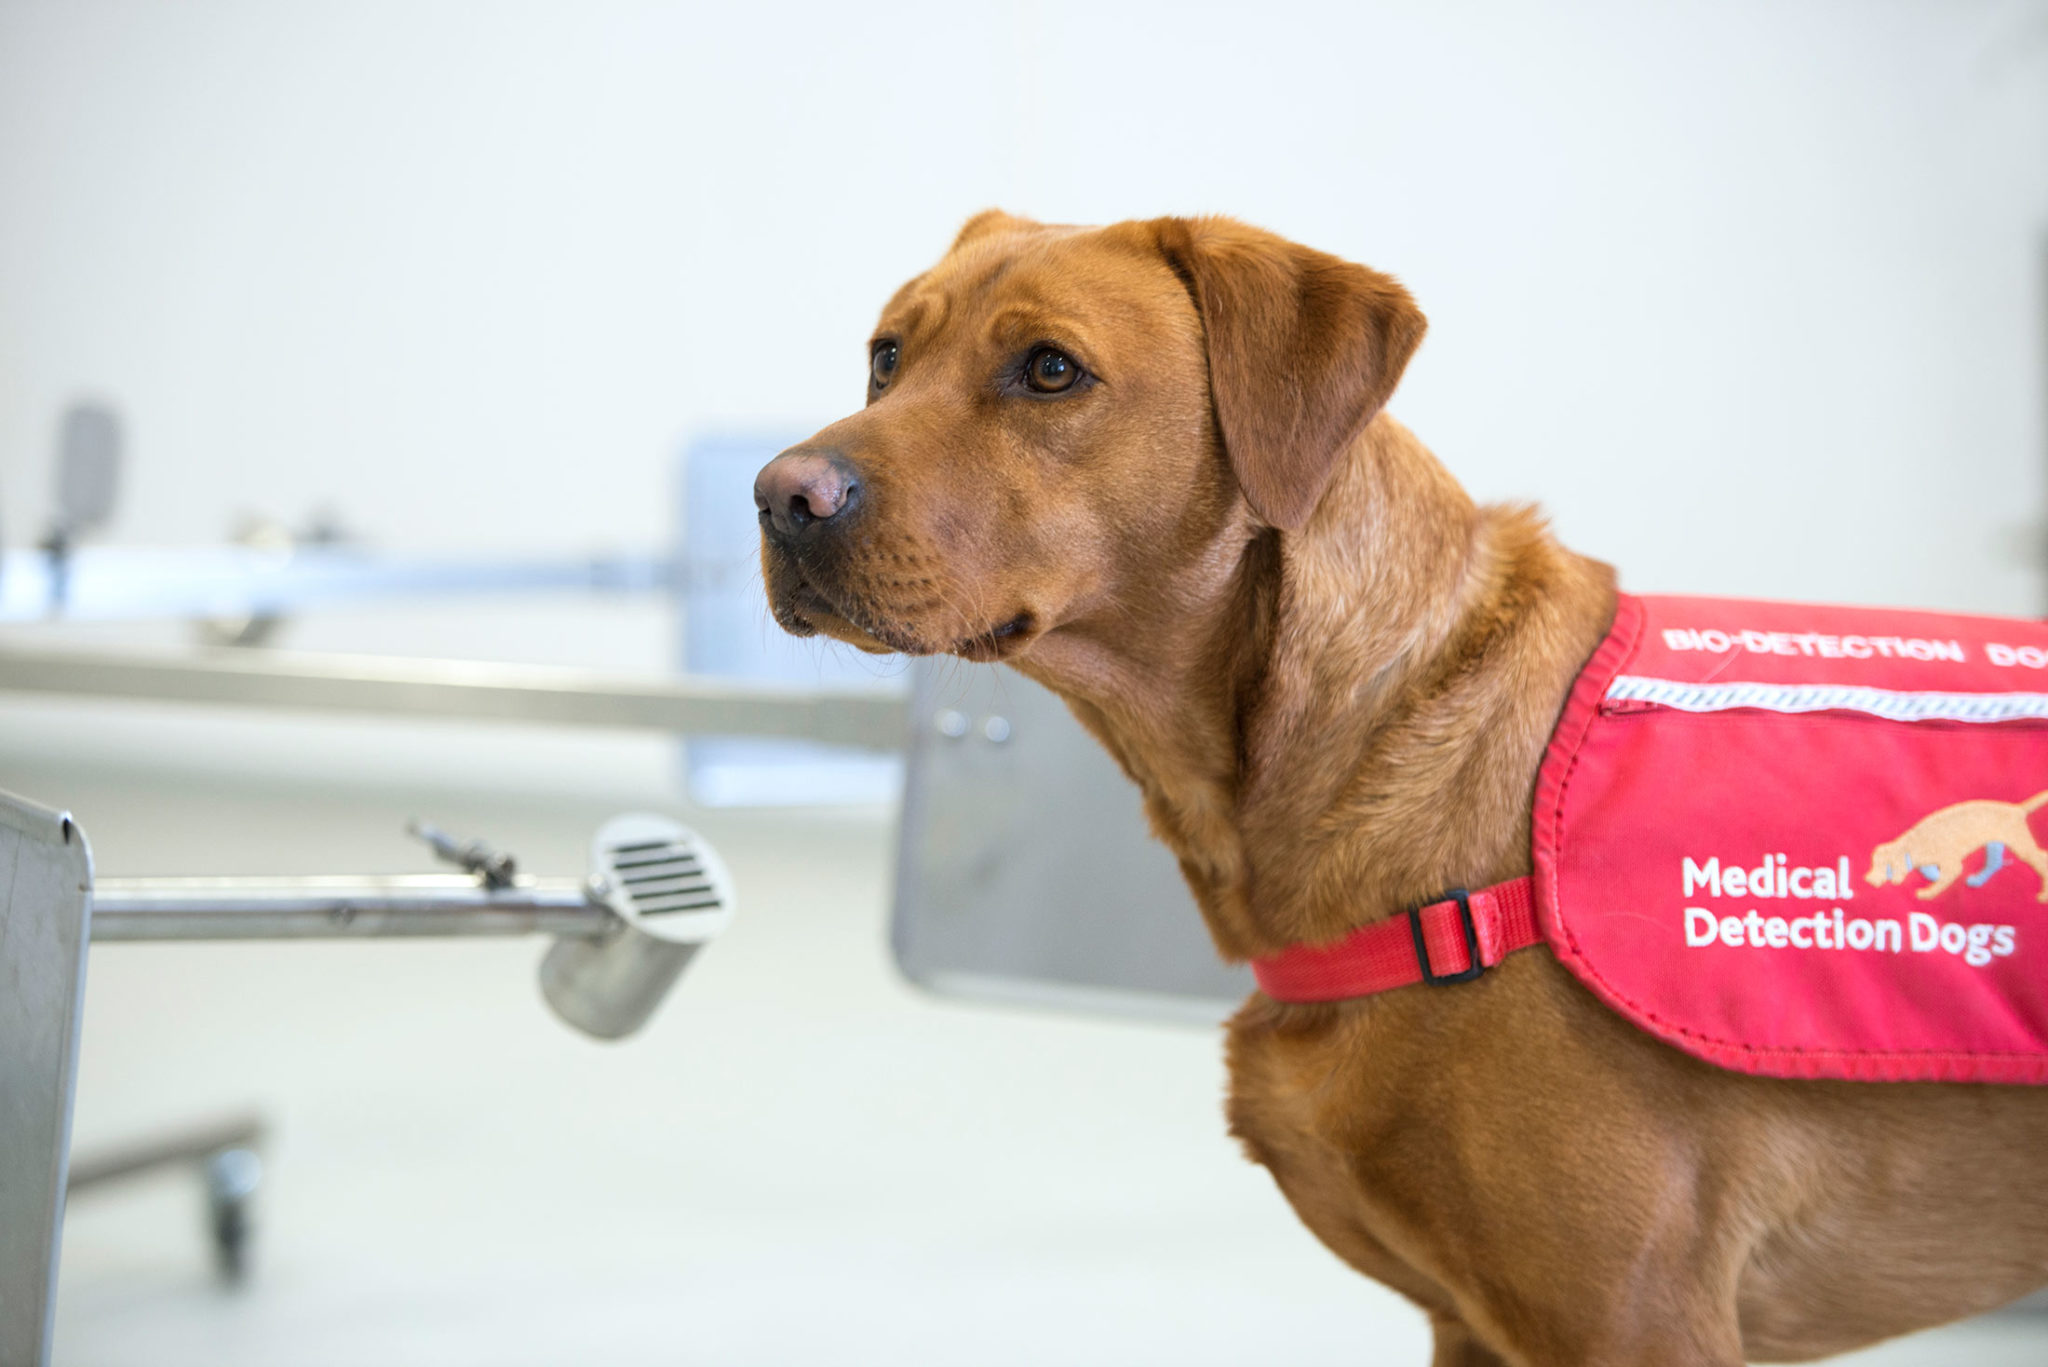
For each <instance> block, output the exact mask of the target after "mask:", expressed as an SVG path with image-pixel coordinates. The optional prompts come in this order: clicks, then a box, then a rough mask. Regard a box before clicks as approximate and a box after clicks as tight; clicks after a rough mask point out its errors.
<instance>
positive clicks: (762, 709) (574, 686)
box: [0, 647, 909, 750]
mask: <svg viewBox="0 0 2048 1367" xmlns="http://www.w3.org/2000/svg"><path fill="white" fill-rule="evenodd" d="M0 690H13V691H19V692H26V693H56V694H62V695H64V696H65V697H80V696H96V697H102V698H149V699H156V700H159V701H164V702H191V703H214V704H219V705H224V706H228V707H281V708H302V709H311V710H316V711H333V712H355V713H365V714H370V715H377V716H393V717H435V718H441V719H445V720H450V721H504V722H524V723H529V724H535V725H552V726H598V727H608V728H625V729H631V730H642V731H667V732H671V733H674V734H676V735H698V736H790V737H796V738H798V739H802V740H814V741H825V742H828V743H830V744H835V745H852V746H859V747H861V748H863V749H869V750H897V749H901V748H902V747H903V744H904V740H905V728H906V727H907V725H908V724H909V709H908V706H907V704H906V702H905V700H904V698H903V696H902V694H901V693H900V692H899V691H896V690H890V689H883V688H873V689H863V690H858V691H856V690H851V689H848V690H839V689H820V688H796V687H787V686H777V685H773V684H761V683H741V682H737V681H734V680H728V679H707V678H693V677H689V676H683V677H680V678H668V679H659V678H649V679H643V678H633V677H631V676H627V675H616V674H592V673H587V672H585V671H582V670H575V669H557V668H552V667H548V666H543V665H511V664H496V663H486V662H480V661H467V660H408V659H395V658H390V657H384V656H373V655H317V654H292V653H287V652H283V651H269V650H266V651H262V652H260V653H259V652H253V651H247V650H223V651H216V652H209V653H199V654H194V653H183V654H181V653H173V652H167V651H152V652H144V651H119V652H117V651H99V650H44V649H24V648H20V647H9V648H7V649H5V650H0Z"/></svg>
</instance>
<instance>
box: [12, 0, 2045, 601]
mask: <svg viewBox="0 0 2048 1367" xmlns="http://www.w3.org/2000/svg"><path fill="white" fill-rule="evenodd" d="M990 203H1001V204H1003V205H1006V206H1008V207H1010V208H1012V209H1015V210H1018V211H1022V212H1028V213H1033V214H1037V215H1040V216H1044V217H1050V218H1058V219H1066V220H1081V221H1094V220H1103V219H1110V218H1117V217H1126V216H1135V215H1150V214H1155V213H1160V212H1168V211H1183V210H1184V211H1209V210H1221V211H1228V212H1231V213H1235V214H1238V215H1240V216H1242V217H1245V218H1249V219H1252V220H1254V221H1257V222H1260V223H1264V224H1266V225H1269V226H1271V227H1274V228H1276V229H1279V230H1281V231H1284V232H1287V233H1290V234H1292V235H1295V236H1297V237H1299V238H1302V239H1304V240H1306V241H1309V242H1312V243H1315V244H1317V245H1320V246H1323V247H1326V248H1330V249H1332V250H1335V251H1338V252H1342V253H1345V254H1348V255H1352V256H1355V257H1358V258H1360V259H1363V260H1367V261H1370V262H1372V263H1373V264H1375V265H1379V266H1382V267H1384V268H1387V269H1390V270H1392V271H1394V272H1396V273H1398V274H1400V275H1401V276H1403V277H1404V278H1405V279H1406V280H1407V281H1408V282H1409V283H1410V284H1411V285H1412V286H1413V288H1414V289H1415V291H1416V293H1417V294H1418V295H1419V296H1420V298H1421V300H1422V302H1423V304H1424V306H1425V308H1426V309H1427V310H1428V311H1429V313H1430V315H1431V318H1432V320H1433V329H1432V332H1431V336H1430V339H1429V341H1428V343H1427V344H1426V345H1425V347H1424V349H1423V351H1422V353H1421V354H1420V356H1419V358H1418V359H1417V361H1416V364H1415V366H1414V368H1413V370H1412V371H1411V374H1410V377H1409V380H1408V383H1407V385H1406V387H1405V389H1404V391H1403V393H1402V394H1401V395H1400V396H1399V397H1398V398H1397V399H1396V401H1395V408H1396V411H1397V412H1399V413H1400V414H1401V415H1402V416H1403V417H1404V418H1405V419H1406V420H1407V421H1408V422H1409V423H1410V424H1411V425H1412V426H1414V427H1415V428H1417V429H1418V430H1419V431H1420V432H1421V433H1422V434H1423V436H1424V437H1425V438H1426V439H1427V440H1429V441H1431V442H1432V444H1433V445H1434V446H1435V447H1436V449H1437V450H1438V451H1439V452H1440V454H1442V455H1443V456H1444V458H1445V459H1446V460H1447V461H1449V462H1450V463H1451V465H1452V466H1453V468H1455V469H1456V470H1457V471H1458V472H1459V473H1460V474H1461V475H1462V476H1463V477H1464V478H1465V479H1466V480H1467V481H1468V482H1469V483H1470V484H1471V485H1472V486H1473V487H1475V489H1477V490H1478V491H1480V492H1481V493H1483V494H1485V495H1488V496H1498V497H1518V498H1520V497H1526V498H1536V499H1540V500H1542V501H1544V502H1545V503H1546V504H1548V505H1549V506H1550V507H1551V508H1552V509H1553V510H1554V511H1555V512H1556V514H1557V516H1558V521H1559V523H1560V525H1561V527H1562V529H1563V531H1564V533H1565V534H1566V535H1567V537H1568V538H1569V539H1570V540H1572V541H1573V542H1574V543H1576V544H1578V545H1580V546H1581V547H1583V548H1585V549H1588V550H1591V551H1594V552H1597V553H1599V554H1602V555H1605V556H1607V557H1610V558H1612V559H1614V560H1616V561H1617V562H1619V563H1620V564H1621V565H1622V566H1623V568H1624V572H1625V575H1626V579H1627V581H1628V582H1629V583H1631V584H1633V585H1635V586H1637V587H1643V588H1696V589H1703V590H1721V591H1727V592H1741V593H1758V594H1776V595H1784V596H1802V595H1803V596H1813V597H1827V598H1839V599H1852V600H1894V601H1902V602H1912V603H1926V604H1947V605H1953V606H1958V607H1974V608H1983V609H1992V610H2007V611H2027V610H2032V609H2035V608H2037V607H2038V606H2039V604H2040V600H2041V597H2042V592H2041V588H2042V586H2041V576H2040V573H2039V571H2038V569H2037V568H2036V567H2035V566H2034V565H2033V564H2032V563H2031V562H2030V561H2028V560H2027V558H2026V555H2027V552H2026V551H2025V550H2024V548H2023V547H2022V546H2020V545H2019V544H2018V543H2019V542H2021V541H2022V540H2023V538H2024V536H2025V535H2026V534H2027V531H2028V529H2029V528H2030V527H2031V526H2032V524H2033V523H2034V522H2035V520H2036V516H2037V513H2038V511H2039V509H2040V508H2041V507H2042V505H2043V503H2044V491H2043V488H2042V466H2043V459H2044V450H2048V440H2044V412H2048V403H2044V397H2043V380H2044V375H2048V357H2044V333H2048V321H2044V315H2048V302H2044V301H2048V283H2044V272H2048V246H2044V244H2048V5H2043V4H2041V3H1963V2H1961V0H1925V2H1923V3H1845V4H1816V3H1788V2H1787V0H1752V2H1750V3H1734V2H1717V3H1694V4H1665V5H1654V6H1651V5H1642V4H1639V3H1626V2H1623V3H1609V4H1595V3H1571V4H1544V5H1526V4H1516V3H1510V2H1508V0H1465V2H1464V3H1438V4H1413V5H1410V4H1385V3H1370V4H1367V3H1360V4H1332V5H1328V6H1312V5H1307V6H1305V5H1295V4H1284V3H1262V4H1258V5H1252V6H1246V5H1236V4H1229V5H1220V4H1188V3H1178V4H1144V5H1113V4H1092V3H1091V4H1069V5H1039V6H1015V5H1005V6H976V7H967V6H957V5H936V6H924V7H895V6H861V5H825V4H807V5H801V6H775V5H708V4H707V5H703V6H687V5H669V6H655V5H629V4H619V3H609V4H595V3H576V4H571V3H560V4H553V5H531V6H512V5H482V4H477V5H397V4H362V3H329V2H328V0H319V2H317V3H314V2H311V0H308V2H306V3H291V4H286V3H277V2H276V0H270V2H268V3H181V4H177V5H163V4H153V3H133V4H114V3H104V2H101V3H88V2H87V0H61V2H59V3H41V0H33V2H32V0H0V517H4V524H5V531H6V534H7V536H8V537H9V538H10V540H12V541H13V542H14V544H20V542H21V540H22V539H23V538H24V537H26V536H29V535H32V534H33V533H34V532H35V531H36V530H37V529H38V524H39V522H40V520H41V518H42V516H43V514H44V510H45V507H46V497H47V492H46V491H47V473H46V462H47V459H48V454H49V448H50V442H51V433H52V429H53V426H54V422H55V415H56V412H57V410H58V408H59V407H60V406H61V405H62V404H63V403H64V402H65V401H66V400H67V399H69V398H70V397H72V396H73V395H76V394H80V393H103V394H106V395H110V396H112V397H113V398H115V399H116V400H117V401H118V402H119V403H120V404H121V405H122V406H123V407H124V408H125V410H126V412H127V414H128V416H129V419H130V422H131V428H132V433H133V457H134V469H133V475H134V477H133V480H132V483H131V486H130V497H129V499H128V501H127V504H126V509H125V513H124V515H123V517H122V519H121V522H120V525H119V527H118V528H117V535H119V536H120V537H121V538H123V539H127V540H154V541H163V540H175V541H194V540H205V539H210V538H214V537H216V536H218V535H220V534H221V533H223V532H224V531H225V529H226V527H227V524H228V522H229V520H230V519H231V517H232V516H233V515H234V514H235V513H237V512H238V511H241V510H245V509H256V510H262V511H266V512H269V513H272V514H276V515H281V516H285V517H288V518H295V517H298V516H301V515H303V514H304V513H305V512H306V511H308V510H309V509H310V508H311V507H312V506H314V505H315V504H319V503H332V504H333V505H334V506H336V507H338V508H339V509H340V510H341V512H342V513H343V514H344V515H345V516H346V517H347V518H348V519H349V520H351V521H352V522H353V523H354V524H356V525H357V526H358V527H360V528H362V529H363V530H365V531H367V532H369V533H371V534H372V535H373V536H375V537H376V538H378V539H379V540H381V541H382V542H383V543H384V544H386V545H392V546H401V547H409V548H418V547H426V546H432V545H440V544H448V545H456V546H461V547H465V548H484V547H514V546H545V547H549V548H560V549H570V548H580V547H584V546H588V545H590V544H592V543H596V542H607V541H608V542H612V543H616V544H645V545H652V544H654V543H656V542H658V541H659V540H661V539H663V538H665V537H666V536H667V535H668V534H669V530H670V528H669V523H670V504H669V500H668V498H667V490H668V481H669V462H670V459H671V456H672V453H673V452H674V451H675V449H676V448H677V446H678V444H679V443H680V441H681V440H683V439H684V438H685V437H686V436H687V434H689V433H690V432H692V431H696V430H701V429H703V428H705V427H707V426H719V427H731V426H735V425H742V426H743V425H749V424H765V425H775V426H782V425H785V424H787V423H789V422H791V421H798V422H809V421H813V420H820V419H825V418H829V417H832V416H836V415H837V414H838V413H839V412H841V411H843V410H845V409H847V408H848V407H850V406H851V405H853V404H854V403H856V402H857V401H858V399H859V396H860V393H861V383H862V342H863V340H864V337H865V331H866V328H867V327H868V325H869V323H870V321H871V319H872V316H873V314H874V312H875V311H876V309H877V308H878V307H879V305H880V304H881V302H882V300H883V299H884V298H885V297H886V295H887V294H888V292H889V291H890V290H891V288H892V287H893V286H894V285H895V284H896V283H898V282H899V281H900V280H901V279H902V278H904V277H905V276H906V275H908V274H910V273H911V272H913V271H915V270H916V269H918V268H920V267H921V266H922V265H924V264H925V263H927V262H928V261H929V260H930V259H931V258H933V257H934V256H935V255H936V254H937V253H938V251H939V250H940V249H941V248H942V247H943V245H944V243H945V242H946V240H947V238H948V236H949V234H950V232H951V231H952V229H953V228H954V227H955V226H956V224H957V223H958V222H959V220H961V219H962V218H964V217H965V216H966V215H967V214H968V213H970V212H971V211H973V210H975V209H977V208H979V207H982V206H984V205H986V204H990ZM733 515H734V516H735V517H742V518H744V517H748V516H750V515H751V510H750V509H746V508H735V509H734V510H733Z"/></svg>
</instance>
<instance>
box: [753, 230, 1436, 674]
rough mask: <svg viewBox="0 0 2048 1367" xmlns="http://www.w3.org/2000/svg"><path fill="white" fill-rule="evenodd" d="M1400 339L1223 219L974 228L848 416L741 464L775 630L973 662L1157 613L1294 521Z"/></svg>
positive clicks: (879, 343)
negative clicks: (1213, 562)
mask: <svg viewBox="0 0 2048 1367" xmlns="http://www.w3.org/2000/svg"><path fill="white" fill-rule="evenodd" d="M1423 326H1424V324H1423V318H1422V314H1421V313H1420V312H1419V311H1418V310H1417V309H1416V307H1415V304H1414V302H1413V300H1411V299H1410V298H1409V296H1408V294H1407V292H1406V291H1405V290H1403V289H1402V288H1401V286H1400V285H1399V284H1397V283H1396V282H1395V281H1393V280H1392V279H1390V278H1389V277H1387V276H1384V275H1380V274H1378V273H1376V272H1374V271H1370V270H1367V269H1366V268H1364V267H1362V266H1357V265H1353V264H1351V263H1349V262H1346V261H1341V260H1339V259H1337V258H1336V257H1333V256H1329V255H1326V254H1324V253H1321V252H1316V251H1312V250H1310V249H1308V248H1306V247H1301V246H1297V245H1295V244H1294V243H1291V242H1287V241H1285V240H1283V239H1281V238H1278V237H1275V236H1274V235H1272V234H1270V233H1266V232H1262V231H1259V230H1257V229H1254V228H1249V227H1246V226H1245V225H1243V224H1240V223H1236V222H1233V221H1230V220H1228V219H1158V220H1153V221H1150V222H1136V223H1122V224H1117V225H1114V226H1112V227H1108V228H1099V229H1084V228H1072V227H1058V226H1052V225H1047V224H1040V223H1034V222H1030V221H1028V220H1024V219H1018V218H1013V217H1011V216H1009V215H1007V214H1003V213H1000V212H995V211H991V212H988V213H984V214H981V215H979V216H978V217H976V218H974V219H973V220H971V221H970V222H969V223H968V224H967V226H966V227H965V228H964V229H963V230H962V231H961V233H960V236H959V237H958V239H957V240H956V241H955V242H954V243H953V246H952V249H951V250H950V251H949V252H948V253H947V254H946V256H945V257H944V259H942V260H941V261H940V262H939V264H938V265H937V266H935V267H933V268H932V269H931V270H929V271H927V272H926V273H925V274H923V275H921V276H918V277H917V278H916V279H914V280H912V281H911V282H910V283H909V284H907V285H905V286H904V287H903V288H902V289H901V290H899V291H898V292H897V294H896V297H895V298H894V299H892V300H890V301H889V304H888V306H887V307H886V308H885V309H884V310H883V312H882V317H881V321H880V323H879V324H878V325H877V327H876V329H875V333H874V337H873V339H872V340H871V341H870V343H869V347H868V361H869V366H868V370H869V376H868V392H867V405H866V407H864V408H863V409H862V410H861V411H860V412H858V413H856V414H854V415H853V416H851V417H849V418H846V419H844V420H843V421H840V422H837V423H834V424H832V425H831V426H830V427H827V428H825V429H824V430H823V431H821V432H819V433H818V434H817V435H816V436H814V437H812V438H811V439H810V440H809V441H806V442H804V443H802V444H801V445H798V446H795V447H792V448H791V449H790V450H788V451H785V452H783V453H782V454H781V455H780V456H777V457H776V458H775V459H774V460H772V461H770V462H769V463H768V465H767V466H766V467H765V468H764V469H763V470H762V471H761V474H760V477H759V479H758V481H757V482H756V484H755V486H754V498H755V503H756V505H757V507H758V509H759V514H760V521H761V532H762V563H763V567H764V570H765V574H766V579H767V587H768V595H769V599H770V602H771V605H772V606H773V609H774V612H775V618H776V620H777V621H778V622H779V623H781V624H782V626H783V627H784V628H786V629H787V630H789V631H791V632H794V633H796V634H798V635H811V634H813V633H815V632H823V633H825V634H826V635H829V636H833V637H836V638H838V639H840V640H843V641H848V642H851V643H852V644H854V645H856V646H860V647H862V648H863V649H866V650H871V651H887V650H898V651H904V652H908V653H911V654H932V653H939V652H953V653H956V654H959V655H963V656H966V657H968V658H970V659H981V660H989V659H998V658H1003V659H1007V658H1013V657H1014V656H1016V655H1017V654H1019V653H1020V652H1023V651H1026V650H1028V649H1029V648H1030V646H1031V645H1032V643H1033V642H1035V641H1038V640H1040V639H1042V638H1044V637H1045V636H1047V635H1048V634H1050V633H1056V632H1058V631H1060V630H1061V629H1062V628H1063V627H1066V626H1069V625H1071V624H1074V623H1076V622H1079V621H1081V620H1083V619H1087V618H1090V617H1091V616H1094V617H1097V618H1101V617H1102V616H1103V615H1104V614H1110V615H1113V614H1115V613H1116V612H1117V611H1118V609H1119V607H1120V605H1128V604H1131V603H1133V602H1139V601H1144V602H1160V601H1171V599H1172V598H1173V596H1174V594H1175V592H1176V584H1177V582H1178V579H1177V577H1178V576H1180V575H1182V574H1184V573H1186V572H1188V571H1189V570H1190V569H1192V568H1196V567H1198V566H1199V564H1200V562H1202V561H1203V560H1204V558H1205V557H1208V558H1213V557H1215V556H1217V555H1219V554H1225V553H1236V552H1237V551H1240V550H1241V548H1242V545H1243V542H1244V539H1245V538H1244V536H1239V537H1237V538H1236V540H1235V543H1234V545H1233V543H1232V535H1233V533H1234V532H1235V531H1239V530H1243V531H1245V533H1246V535H1249V534H1251V533H1253V532H1255V531H1256V529H1257V528H1258V527H1259V526H1260V525H1261V524H1263V525H1265V526H1271V527H1277V528H1281V529H1285V530H1291V529H1296V528H1299V527H1301V526H1302V525H1303V524H1304V523H1305V522H1307V521H1308V519H1309V517H1310V515H1311V514H1312V513H1313V512H1314V510H1315V507H1316V504H1317V502H1318V501H1319V500H1320V498H1321V497H1322V494H1323V492H1324V489H1325V488H1326V486H1327V485H1328V484H1329V482H1330V479H1331V476H1332V474H1333V473H1334V471H1335V469H1336V467H1337V464H1338V461H1339V460H1340V458H1341V457H1342V456H1343V454H1344V452H1345V451H1346V449H1347V448H1348V447H1349V446H1350V444H1351V443H1352V441H1353V440H1354V439H1355V438H1356V437H1357V435H1358V433H1359V432H1360V431H1361V430H1362V429H1363V428H1364V426H1365V424H1366V423H1367V422H1369V421H1370V420H1371V419H1372V417H1373V415H1374V414H1376V413H1377V412H1378V411H1379V409H1380V407H1381V405H1382V404H1384V403H1385V402H1386V399H1387V396H1388V395H1389V394H1390V393H1391V392H1392V391H1393V388H1394V385H1395V383H1396V381H1398V379H1399V378H1400V375H1401V371H1402V368H1403V367H1404V366H1405V365H1406V364H1407V361H1408V357H1409V355H1410V354H1411V353H1412V352H1413V351H1414V349H1415V346H1416V344H1417V343H1418V342H1419V341H1420V340H1421V337H1422V331H1423ZM1226 547H1228V548H1229V550H1228V551H1226V550H1225V548H1226Z"/></svg>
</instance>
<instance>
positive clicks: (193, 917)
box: [92, 873, 618, 941]
mask: <svg viewBox="0 0 2048 1367" xmlns="http://www.w3.org/2000/svg"><path fill="white" fill-rule="evenodd" d="M617 922H618V917H617V916H615V915H614V914H613V913H612V912H611V911H610V910H609V909H608V908H606V907H604V906H603V905H601V904H599V903H596V902H593V901H592V900H591V899H590V896H589V892H588V889H587V887H586V885H585V884H583V883H582V882H580V881H578V880H576V879H573V878H520V879H516V880H514V881H513V883H512V884H511V886H509V887H504V888H497V889H490V888H486V887H484V886H483V885H482V884H481V883H480V882H478V881H477V880H476V879H475V878H472V877H468V876H466V875H463V874H439V873H428V874H403V875H395V876H391V877H346V878H329V877H317V878H103V879H100V880H99V881H98V882H97V883H96V884H95V885H94V887H93V894H92V938H93V939H94V940H95V941H102V940H305V939H330V940H331V939H360V938H368V937H380V936H434V935H443V936H456V935H532V934H541V935H556V936H561V935H567V936H579V937H594V936H601V935H604V934H607V933H609V932H611V931H612V930H615V929H616V928H617Z"/></svg>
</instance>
